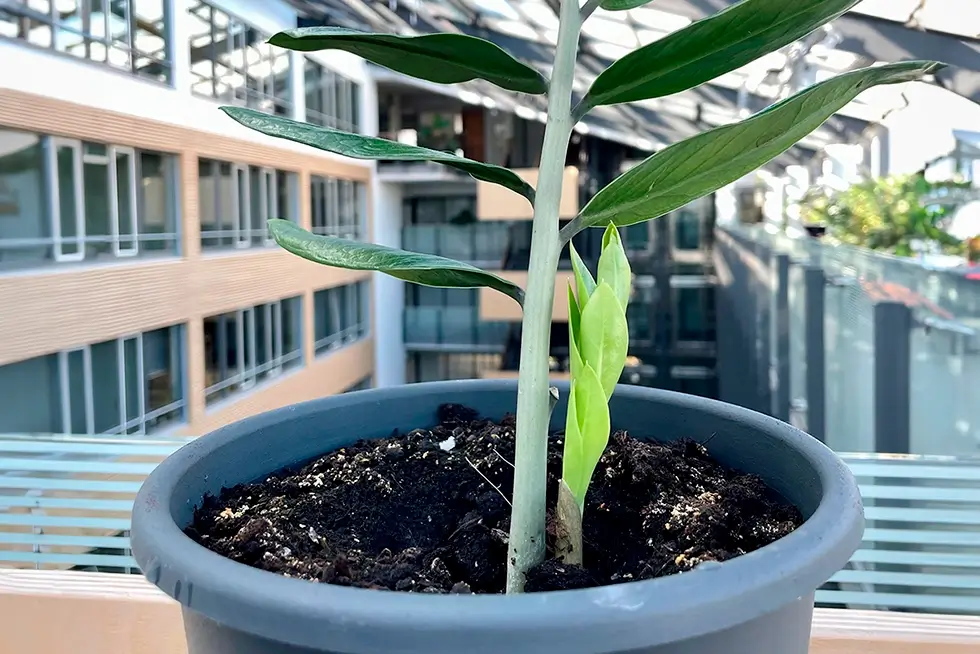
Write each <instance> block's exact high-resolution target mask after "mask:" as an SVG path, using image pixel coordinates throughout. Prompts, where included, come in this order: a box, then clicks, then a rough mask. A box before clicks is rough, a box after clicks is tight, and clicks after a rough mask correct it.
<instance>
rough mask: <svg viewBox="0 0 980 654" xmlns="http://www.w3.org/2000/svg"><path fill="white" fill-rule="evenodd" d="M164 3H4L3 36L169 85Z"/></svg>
mask: <svg viewBox="0 0 980 654" xmlns="http://www.w3.org/2000/svg"><path fill="white" fill-rule="evenodd" d="M165 2H166V0H111V1H110V0H57V2H51V0H5V2H3V3H2V5H0V36H6V37H9V38H16V39H22V40H24V41H27V42H29V43H32V44H34V45H37V46H41V47H44V48H53V49H55V50H57V51H59V52H63V53H65V54H68V55H71V56H74V57H79V58H81V59H88V60H89V61H96V62H99V63H103V64H107V65H109V66H112V67H113V68H118V69H120V70H126V71H129V72H130V73H132V74H133V75H138V76H140V77H145V78H149V79H154V80H158V81H160V82H170V80H171V61H170V59H169V58H168V50H167V34H168V30H169V25H168V23H167V12H166V11H165V5H164V3H165Z"/></svg>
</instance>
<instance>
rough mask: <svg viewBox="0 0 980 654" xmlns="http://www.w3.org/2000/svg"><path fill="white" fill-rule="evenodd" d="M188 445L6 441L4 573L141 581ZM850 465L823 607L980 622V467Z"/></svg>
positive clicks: (111, 439) (916, 461) (108, 439)
mask: <svg viewBox="0 0 980 654" xmlns="http://www.w3.org/2000/svg"><path fill="white" fill-rule="evenodd" d="M187 440H188V439H185V438H133V437H125V436H98V437H88V436H51V435H6V436H0V567H9V568H31V569H45V570H50V569H55V570H67V569H83V570H96V571H104V572H123V573H135V572H137V567H136V563H135V561H134V560H133V558H132V555H131V553H130V551H129V530H130V513H131V511H132V506H133V498H134V496H135V493H136V491H137V490H138V489H139V486H140V484H141V483H142V481H143V479H144V478H145V477H146V475H148V474H149V473H150V471H151V470H153V468H154V467H155V466H156V465H157V464H158V463H159V461H161V460H162V459H163V458H164V457H166V456H168V455H169V454H171V453H172V452H174V451H176V449H177V448H178V447H180V446H181V445H183V444H184V443H186V442H187ZM842 456H843V457H844V460H845V461H846V462H847V464H848V465H849V466H850V467H851V470H852V471H853V472H854V474H855V476H857V477H858V479H859V482H860V486H861V493H862V495H863V498H864V503H865V507H866V515H867V519H868V525H867V529H866V531H865V538H864V544H863V545H862V547H861V549H860V550H859V551H858V552H857V553H856V554H855V556H854V557H853V559H852V560H851V562H850V563H849V564H848V566H847V568H845V569H844V570H842V571H841V572H839V573H838V574H837V575H835V576H834V578H833V579H832V580H831V581H830V582H829V583H828V584H827V585H826V586H825V587H824V588H823V589H821V590H820V591H818V593H817V602H818V603H820V604H822V605H827V606H848V607H861V608H876V609H886V610H887V609H898V610H918V611H935V612H946V613H980V459H977V458H975V459H968V458H964V457H936V456H932V457H929V456H915V455H908V456H895V455H878V454H845V455H842Z"/></svg>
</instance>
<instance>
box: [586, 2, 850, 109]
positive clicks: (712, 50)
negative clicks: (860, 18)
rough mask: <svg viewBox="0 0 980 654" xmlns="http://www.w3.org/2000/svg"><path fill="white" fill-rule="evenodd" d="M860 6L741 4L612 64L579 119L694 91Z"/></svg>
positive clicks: (595, 85) (835, 4) (809, 3)
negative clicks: (613, 107) (609, 107)
mask: <svg viewBox="0 0 980 654" xmlns="http://www.w3.org/2000/svg"><path fill="white" fill-rule="evenodd" d="M607 1H609V2H629V1H630V0H607ZM857 3H858V0H743V1H742V2H739V3H738V4H734V5H732V6H731V7H729V8H728V9H725V10H724V11H721V12H718V13H717V14H715V15H713V16H709V17H707V18H705V19H703V20H699V21H697V22H695V23H691V24H690V25H688V26H687V27H685V28H684V29H681V30H677V31H676V32H673V33H671V34H669V35H667V36H665V37H664V38H662V39H660V40H659V41H654V42H653V43H651V44H649V45H646V46H644V47H642V48H639V49H638V50H634V51H633V52H631V53H629V54H628V55H626V56H625V57H623V58H622V59H620V60H619V61H617V62H616V63H614V64H613V65H612V66H610V67H609V68H607V69H606V70H605V71H603V72H602V73H601V74H600V75H599V76H598V77H597V78H596V80H595V81H594V82H593V83H592V88H590V89H589V92H588V94H587V95H586V97H585V99H584V100H582V103H581V105H580V107H579V109H577V110H576V111H577V114H578V115H579V116H582V115H584V114H585V113H586V112H587V111H588V110H589V109H591V108H592V107H598V106H600V105H607V104H619V103H621V102H635V101H637V100H644V99H648V98H660V97H663V96H666V95H671V94H673V93H678V92H680V91H684V90H685V89H690V88H693V87H695V86H697V85H699V84H703V83H704V82H707V81H709V80H712V79H714V78H716V77H718V76H720V75H724V74H725V73H728V72H731V71H733V70H736V69H738V68H741V67H742V66H744V65H745V64H747V63H749V62H752V61H755V60H756V59H758V58H759V57H761V56H762V55H765V54H768V53H770V52H773V51H775V50H778V49H779V48H781V47H783V46H784V45H787V44H789V43H792V42H793V41H795V40H797V39H799V38H800V37H802V36H805V35H806V34H809V33H810V32H812V31H813V30H815V29H816V28H818V27H820V26H821V25H823V24H824V23H827V22H829V21H831V20H833V19H834V18H836V17H837V16H840V15H841V14H843V13H844V12H846V11H847V10H848V9H850V8H851V7H853V6H854V5H856V4H857ZM602 6H603V7H605V3H603V5H602Z"/></svg>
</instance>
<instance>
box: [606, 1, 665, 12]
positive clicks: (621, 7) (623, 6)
mask: <svg viewBox="0 0 980 654" xmlns="http://www.w3.org/2000/svg"><path fill="white" fill-rule="evenodd" d="M652 1H653V0H602V2H600V3H599V6H600V7H602V8H603V9H605V10H606V11H626V10H627V9H636V8H637V7H642V6H643V5H645V4H647V3H648V2H652Z"/></svg>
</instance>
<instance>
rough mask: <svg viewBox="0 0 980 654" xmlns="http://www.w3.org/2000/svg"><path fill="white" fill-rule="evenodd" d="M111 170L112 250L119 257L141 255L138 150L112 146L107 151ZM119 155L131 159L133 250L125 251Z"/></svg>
mask: <svg viewBox="0 0 980 654" xmlns="http://www.w3.org/2000/svg"><path fill="white" fill-rule="evenodd" d="M106 154H107V157H108V159H109V161H108V168H109V189H108V192H109V229H110V235H111V236H112V249H113V253H114V254H115V255H116V256H117V257H120V258H122V257H134V256H136V255H138V254H139V251H140V241H139V204H138V200H139V195H138V193H137V191H136V188H137V184H136V176H137V174H138V173H139V171H138V169H137V165H136V148H133V147H130V146H125V145H110V146H108V148H107V151H106ZM118 154H125V155H127V156H128V157H129V165H128V166H127V168H128V169H129V189H128V191H129V192H128V193H127V195H128V196H129V206H130V209H131V211H130V220H129V222H130V223H131V224H130V229H131V230H132V231H131V232H130V235H129V239H130V240H131V242H132V247H131V248H126V249H123V248H122V247H121V246H122V236H121V235H120V225H121V220H122V219H121V216H120V215H119V169H118V167H119V161H118V159H117V155H118Z"/></svg>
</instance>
